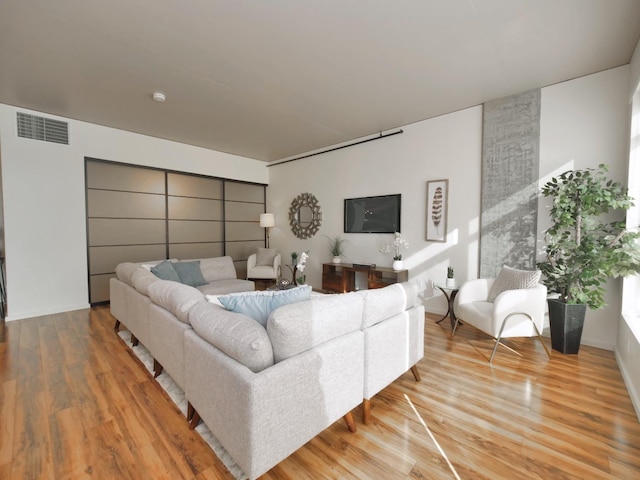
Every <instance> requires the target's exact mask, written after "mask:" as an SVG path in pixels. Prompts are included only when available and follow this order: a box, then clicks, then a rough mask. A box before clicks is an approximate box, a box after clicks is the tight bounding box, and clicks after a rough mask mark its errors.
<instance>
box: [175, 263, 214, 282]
mask: <svg viewBox="0 0 640 480" xmlns="http://www.w3.org/2000/svg"><path fill="white" fill-rule="evenodd" d="M172 265H173V268H174V269H175V271H176V273H177V274H178V277H180V283H184V284H185V285H190V286H192V287H200V286H201V285H206V284H207V281H206V280H205V279H204V277H203V276H202V271H201V270H200V260H193V261H191V262H176V263H174V264H172Z"/></svg>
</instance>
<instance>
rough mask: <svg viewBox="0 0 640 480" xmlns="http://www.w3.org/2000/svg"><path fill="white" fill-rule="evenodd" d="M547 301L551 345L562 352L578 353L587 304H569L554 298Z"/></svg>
mask: <svg viewBox="0 0 640 480" xmlns="http://www.w3.org/2000/svg"><path fill="white" fill-rule="evenodd" d="M547 303H548V304H549V328H550V330H551V347H552V348H553V349H554V350H557V351H558V352H562V353H578V350H579V349H580V339H581V338H582V327H583V325H584V317H585V315H586V314H587V306H586V305H576V304H567V303H565V302H562V301H560V300H556V299H552V298H550V299H548V300H547Z"/></svg>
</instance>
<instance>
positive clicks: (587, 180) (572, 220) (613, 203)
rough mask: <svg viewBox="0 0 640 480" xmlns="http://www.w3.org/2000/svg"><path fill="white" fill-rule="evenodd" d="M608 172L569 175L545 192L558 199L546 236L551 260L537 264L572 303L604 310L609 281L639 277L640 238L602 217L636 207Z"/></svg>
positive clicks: (601, 167)
mask: <svg viewBox="0 0 640 480" xmlns="http://www.w3.org/2000/svg"><path fill="white" fill-rule="evenodd" d="M607 171H608V168H607V166H606V165H604V164H601V165H599V167H598V168H597V169H593V168H589V169H585V170H570V171H567V172H565V173H563V174H562V175H560V176H558V177H556V178H553V179H551V180H550V181H549V182H547V184H546V185H544V187H543V188H542V194H543V195H544V196H545V197H551V198H553V205H552V207H551V211H550V216H551V222H552V225H551V227H550V228H549V229H548V230H547V231H546V232H545V238H546V240H547V244H546V246H545V253H546V259H545V260H544V261H542V262H538V268H539V269H540V270H541V271H542V274H543V275H544V277H545V279H544V283H545V285H546V286H547V288H549V290H550V291H551V292H555V293H558V294H560V298H562V299H563V300H564V301H566V302H567V303H582V304H586V305H588V306H589V308H593V309H598V308H602V307H604V306H605V305H606V304H605V301H604V294H605V289H604V287H603V285H604V283H605V282H606V281H607V279H608V278H610V277H621V276H626V275H630V274H634V273H639V272H640V242H639V241H638V239H639V238H640V233H638V232H631V231H629V230H626V229H625V224H624V221H622V220H615V221H611V222H607V221H605V220H604V219H603V218H602V216H603V215H606V214H609V213H610V212H615V211H616V210H620V211H622V212H624V211H626V210H628V209H629V208H631V207H632V206H633V199H632V198H631V197H630V196H629V195H627V190H626V188H625V187H623V185H622V184H621V183H619V182H613V181H612V180H609V179H608V178H607V175H606V172H607Z"/></svg>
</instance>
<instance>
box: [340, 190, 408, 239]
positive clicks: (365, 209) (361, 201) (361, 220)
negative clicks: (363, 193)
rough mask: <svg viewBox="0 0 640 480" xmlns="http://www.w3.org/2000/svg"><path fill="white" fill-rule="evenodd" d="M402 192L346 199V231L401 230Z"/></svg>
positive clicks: (388, 231)
mask: <svg viewBox="0 0 640 480" xmlns="http://www.w3.org/2000/svg"><path fill="white" fill-rule="evenodd" d="M401 198H402V195H401V194H399V193H398V194H396V195H381V196H377V197H362V198H346V199H345V200H344V233H394V232H399V231H400V203H401Z"/></svg>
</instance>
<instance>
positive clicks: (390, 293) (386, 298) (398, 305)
mask: <svg viewBox="0 0 640 480" xmlns="http://www.w3.org/2000/svg"><path fill="white" fill-rule="evenodd" d="M358 295H360V296H362V298H364V302H365V303H364V313H363V315H362V328H368V327H370V326H372V325H375V324H376V323H379V322H381V321H383V320H385V319H387V318H391V317H393V316H394V315H397V314H398V313H401V312H403V311H404V310H407V309H409V308H411V307H413V306H414V305H415V303H416V300H417V297H418V287H417V286H416V285H414V284H413V283H409V282H404V283H394V284H392V285H388V286H386V287H384V288H376V289H372V290H360V291H359V292H358Z"/></svg>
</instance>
